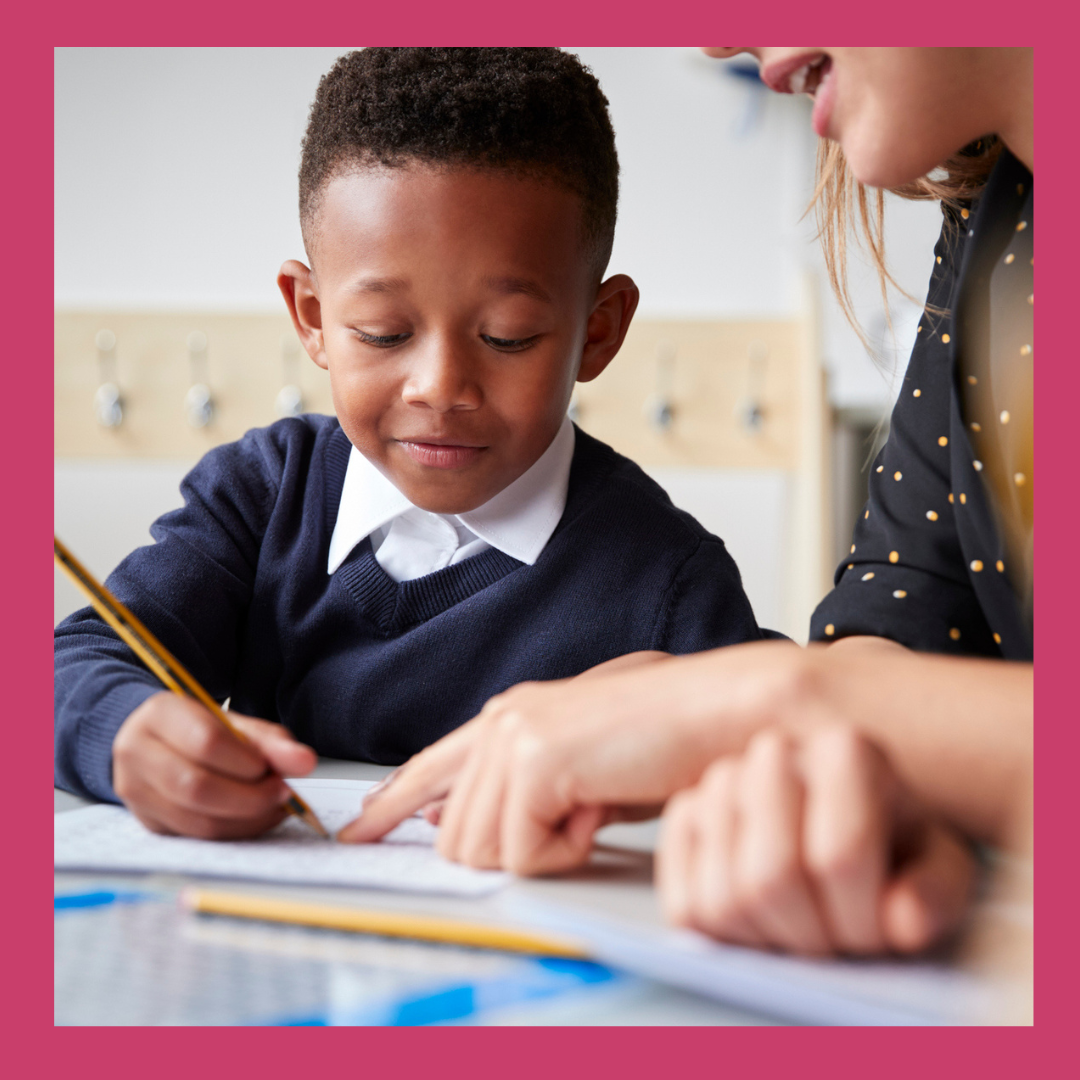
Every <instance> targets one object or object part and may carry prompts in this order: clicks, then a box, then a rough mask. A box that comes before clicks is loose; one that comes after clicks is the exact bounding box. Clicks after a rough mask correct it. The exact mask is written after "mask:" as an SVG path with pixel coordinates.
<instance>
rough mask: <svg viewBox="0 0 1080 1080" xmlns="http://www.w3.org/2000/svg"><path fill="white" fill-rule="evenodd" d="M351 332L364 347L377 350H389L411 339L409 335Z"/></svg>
mask: <svg viewBox="0 0 1080 1080" xmlns="http://www.w3.org/2000/svg"><path fill="white" fill-rule="evenodd" d="M353 332H354V333H355V334H356V336H357V337H358V338H359V339H360V340H361V341H362V342H363V343H364V344H365V345H374V346H375V347H376V348H377V349H389V348H390V347H391V346H392V345H400V344H401V343H402V342H403V341H407V340H408V339H409V338H410V337H412V335H411V334H366V333H364V331H363V330H354V331H353Z"/></svg>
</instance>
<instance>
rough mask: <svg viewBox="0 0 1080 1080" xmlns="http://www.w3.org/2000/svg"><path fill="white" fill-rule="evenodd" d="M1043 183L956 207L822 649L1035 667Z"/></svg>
mask: <svg viewBox="0 0 1080 1080" xmlns="http://www.w3.org/2000/svg"><path fill="white" fill-rule="evenodd" d="M1032 209H1033V204H1032V176H1031V173H1030V172H1028V170H1027V169H1026V168H1025V167H1024V166H1023V165H1022V164H1021V163H1020V162H1019V161H1017V159H1016V158H1015V157H1013V155H1012V154H1010V153H1009V152H1008V151H1007V150H1005V151H1003V152H1002V154H1001V156H1000V158H999V159H998V162H997V164H996V165H995V167H994V170H993V172H992V174H991V176H990V179H989V181H988V182H987V185H986V188H985V189H984V191H983V193H982V195H981V197H980V199H979V201H978V206H977V209H976V208H968V207H964V208H962V209H947V210H946V211H945V223H944V227H943V229H942V232H941V236H940V238H939V240H938V243H937V246H936V248H935V262H934V270H933V276H932V277H931V280H930V288H929V291H928V294H927V305H926V310H925V311H924V313H923V317H922V320H921V322H920V325H919V329H918V333H917V336H916V342H915V347H914V349H913V351H912V354H911V360H910V361H909V363H908V368H907V372H906V374H905V376H904V381H903V384H902V387H901V390H900V396H899V399H898V400H897V403H896V407H895V409H894V410H893V414H892V423H891V428H890V433H889V440H888V442H887V443H886V445H885V447H884V448H883V449H882V451H881V453H880V454H879V455H878V457H877V459H876V460H875V462H874V463H873V465H872V466H871V474H870V498H869V501H868V502H867V504H866V507H865V508H864V511H863V513H862V514H861V515H860V517H859V520H858V523H857V525H856V528H855V534H854V537H853V543H852V545H851V551H850V554H849V556H848V557H847V558H846V559H845V560H844V561H843V562H842V563H841V564H840V566H839V568H838V569H837V572H836V577H835V588H834V589H833V590H832V592H830V593H829V594H828V595H827V596H826V597H825V599H824V600H823V601H822V602H821V604H820V605H819V606H818V609H817V610H816V611H815V612H814V616H813V619H812V621H811V628H810V636H811V639H813V640H818V641H835V640H837V639H839V638H841V637H849V636H852V635H856V634H870V635H875V636H879V637H886V638H891V639H892V640H894V641H897V642H899V643H900V644H902V645H906V646H908V647H909V648H912V649H917V650H920V651H924V652H935V653H949V654H953V655H974V656H990V657H1005V658H1006V659H1013V660H1031V659H1032V656H1033V632H1032V631H1033V627H1032V609H1033V603H1032V571H1031V567H1032V536H1033V530H1032V512H1031V507H1032V503H1033V500H1032V491H1033V484H1034V477H1033V466H1032V453H1031V447H1032V431H1031V426H1032V402H1031V387H1032V381H1033V379H1032V373H1033V351H1032V326H1033V318H1032V313H1033V310H1034V288H1033V280H1034V256H1033V246H1032V236H1033V232H1034V229H1033V224H1034V222H1033V216H1032Z"/></svg>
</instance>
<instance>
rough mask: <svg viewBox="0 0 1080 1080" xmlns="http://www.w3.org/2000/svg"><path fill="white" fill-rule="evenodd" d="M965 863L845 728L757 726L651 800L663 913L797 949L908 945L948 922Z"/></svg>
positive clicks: (920, 944)
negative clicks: (692, 780)
mask: <svg viewBox="0 0 1080 1080" xmlns="http://www.w3.org/2000/svg"><path fill="white" fill-rule="evenodd" d="M974 873H975V862H974V859H973V857H972V855H971V853H970V851H969V850H968V847H967V845H966V844H965V843H963V841H962V840H961V839H960V838H959V837H958V836H956V835H955V834H954V833H953V832H952V831H951V830H949V829H947V828H945V827H944V826H942V825H941V824H939V823H937V822H936V821H934V820H933V819H931V818H930V817H929V816H927V815H926V814H925V813H923V812H921V811H920V809H919V808H918V807H917V806H916V804H915V801H914V799H913V798H912V797H911V796H910V795H908V794H907V793H906V792H905V790H904V789H903V787H902V785H901V783H900V781H899V780H898V778H897V776H896V774H895V772H894V771H893V769H892V767H891V765H890V764H889V762H888V760H887V759H886V757H885V755H884V754H883V753H882V752H881V751H880V750H879V749H878V748H877V747H876V746H875V745H874V744H873V743H871V742H870V741H869V740H868V739H867V738H866V737H865V736H863V735H860V734H859V733H858V732H856V731H855V730H854V729H852V728H849V727H835V726H826V727H821V728H816V729H813V730H809V731H806V732H804V733H801V734H792V733H784V732H780V731H776V730H769V731H765V732H762V733H760V734H758V735H756V736H755V737H754V738H753V739H751V741H750V743H749V744H748V746H747V748H746V750H745V751H744V752H743V753H741V754H733V755H727V756H724V757H721V758H719V759H718V760H716V761H715V762H714V763H713V764H712V765H710V766H709V768H708V769H707V770H706V772H705V774H704V776H702V778H701V780H700V781H699V782H698V783H697V784H696V785H695V786H694V787H693V788H690V789H689V790H686V791H682V792H680V793H678V794H677V795H675V796H674V798H672V799H671V801H670V802H669V803H668V804H667V807H666V808H665V810H664V819H663V827H662V830H661V836H660V844H659V850H658V853H657V874H656V880H657V885H658V887H659V890H660V896H661V901H662V904H663V908H664V913H665V915H666V916H667V918H668V919H669V921H671V922H674V923H676V924H679V925H682V926H687V927H691V928H694V929H697V930H701V931H704V932H705V933H707V934H710V935H712V936H713V937H717V938H721V939H723V940H725V941H730V942H734V943H737V944H742V945H754V946H768V947H774V948H781V949H785V950H789V951H792V952H798V953H805V954H810V955H825V954H828V953H833V952H843V953H863V954H866V953H878V952H885V951H896V952H914V951H917V950H921V949H924V948H926V947H927V946H929V945H931V944H933V943H934V942H935V941H938V940H939V939H941V938H942V937H944V936H945V935H946V934H948V933H949V932H951V931H952V930H954V929H955V928H956V926H957V925H958V923H959V922H960V919H961V917H962V916H963V914H964V911H965V909H966V907H967V903H968V900H969V898H970V894H971V888H972V882H973V880H974Z"/></svg>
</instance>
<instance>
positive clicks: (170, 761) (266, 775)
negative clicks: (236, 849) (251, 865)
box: [112, 691, 317, 840]
mask: <svg viewBox="0 0 1080 1080" xmlns="http://www.w3.org/2000/svg"><path fill="white" fill-rule="evenodd" d="M229 720H230V722H231V723H233V724H235V725H236V727H237V728H239V729H240V730H241V731H242V732H243V733H244V735H246V736H247V737H248V739H249V740H250V741H249V742H246V743H245V742H242V741H241V740H240V739H238V738H237V737H236V736H235V735H233V734H232V733H231V732H230V731H229V730H228V729H227V728H226V727H225V726H224V725H223V724H222V723H221V721H220V720H218V719H217V718H216V717H214V716H213V714H212V713H210V712H209V711H207V710H206V709H205V708H203V706H202V705H200V704H199V703H198V702H197V701H194V700H192V699H191V698H187V697H181V696H179V695H178V694H173V693H169V692H167V691H163V692H162V693H159V694H154V695H153V696H152V697H149V698H147V699H146V701H144V702H143V703H142V705H140V706H139V707H138V708H137V709H135V711H134V712H132V713H131V715H130V716H129V717H128V718H127V719H126V720H125V721H124V722H123V724H122V725H121V726H120V730H119V731H118V732H117V733H116V738H115V740H114V741H113V751H112V760H113V788H114V790H115V791H116V794H117V795H118V796H119V797H120V798H121V799H122V800H123V801H124V804H125V805H126V806H127V808H128V809H129V810H130V811H131V812H132V813H133V814H134V815H135V816H136V817H137V818H138V819H139V820H140V821H141V822H142V823H143V824H144V825H145V826H146V827H147V828H148V829H150V830H152V831H153V832H156V833H167V834H180V835H182V836H197V837H200V838H202V839H205V840H228V839H236V838H239V837H246V836H257V835H258V834H260V833H262V832H265V831H266V830H267V829H269V828H272V827H273V826H274V825H276V824H277V823H278V822H279V821H281V820H282V819H283V818H284V817H285V815H286V810H285V806H284V804H285V802H286V800H287V799H288V798H289V795H290V794H291V792H290V790H289V788H288V786H287V785H286V783H285V781H284V780H283V779H282V775H283V774H284V775H289V776H303V775H304V774H306V773H309V772H310V771H311V770H312V769H313V768H314V767H315V762H316V760H317V759H316V756H315V752H314V751H313V750H312V749H311V748H310V747H307V746H304V745H303V744H302V743H298V742H297V741H296V740H295V739H294V738H293V737H292V735H290V734H289V732H288V731H286V730H285V728H284V727H282V726H281V724H272V723H270V722H268V721H266V720H256V719H254V718H253V717H250V716H241V715H240V714H238V713H229Z"/></svg>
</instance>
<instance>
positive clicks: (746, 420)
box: [735, 341, 769, 435]
mask: <svg viewBox="0 0 1080 1080" xmlns="http://www.w3.org/2000/svg"><path fill="white" fill-rule="evenodd" d="M768 360H769V350H768V348H767V347H766V345H765V343H764V342H761V341H751V342H750V347H749V349H748V350H747V377H746V397H744V398H743V399H742V401H740V402H739V404H738V406H737V407H736V409H735V416H736V418H737V419H738V421H739V423H740V424H742V427H743V430H744V431H745V432H747V434H749V435H757V434H758V433H759V432H760V431H761V429H762V428H763V427H764V426H765V405H764V403H763V399H764V396H765V373H766V367H767V365H768Z"/></svg>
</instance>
